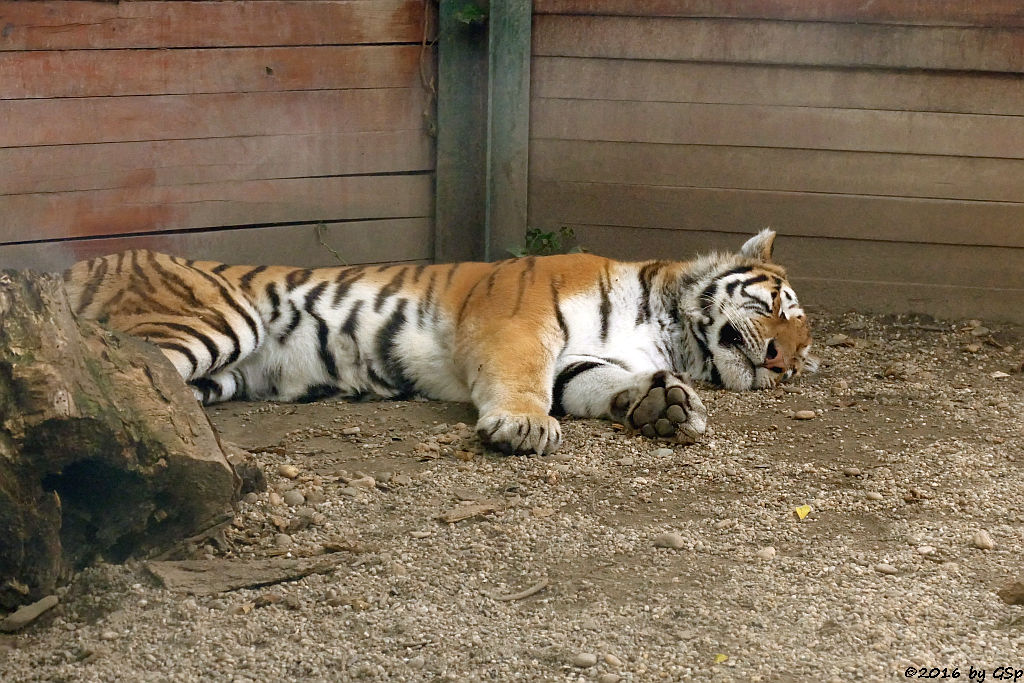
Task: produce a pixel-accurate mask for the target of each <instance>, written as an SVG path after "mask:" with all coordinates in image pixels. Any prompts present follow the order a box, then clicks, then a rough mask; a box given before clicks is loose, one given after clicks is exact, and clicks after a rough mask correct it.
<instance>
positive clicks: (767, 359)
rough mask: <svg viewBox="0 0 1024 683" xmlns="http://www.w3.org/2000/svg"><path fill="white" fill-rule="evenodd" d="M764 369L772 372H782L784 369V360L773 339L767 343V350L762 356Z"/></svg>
mask: <svg viewBox="0 0 1024 683" xmlns="http://www.w3.org/2000/svg"><path fill="white" fill-rule="evenodd" d="M764 367H766V368H768V369H769V370H772V371H773V372H782V371H783V370H785V369H786V359H785V358H784V357H783V355H782V354H781V353H779V347H778V346H776V345H775V340H774V339H771V340H769V341H768V350H767V351H765V354H764Z"/></svg>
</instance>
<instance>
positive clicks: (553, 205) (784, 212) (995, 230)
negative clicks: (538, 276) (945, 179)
mask: <svg viewBox="0 0 1024 683" xmlns="http://www.w3.org/2000/svg"><path fill="white" fill-rule="evenodd" d="M530 224H531V225H538V224H546V225H606V226H620V227H623V228H629V227H634V226H639V227H647V228H660V229H668V230H691V231H692V230H714V231H716V232H729V233H737V234H740V235H744V234H749V233H751V232H753V231H756V230H760V229H761V228H764V227H771V228H774V229H776V230H778V231H780V232H782V233H785V234H787V235H795V236H803V237H837V238H843V239H870V240H879V241H894V242H924V243H936V244H954V245H955V244H964V245H975V246H1001V247H1019V248H1024V203H1019V202H1016V203H1011V202H965V201H952V200H936V199H910V198H905V197H872V196H860V195H834V194H815V193H805V192H769V191H760V190H723V189H713V188H691V187H665V186H652V185H624V184H613V183H575V182H560V181H545V182H537V183H534V184H533V185H532V186H531V192H530Z"/></svg>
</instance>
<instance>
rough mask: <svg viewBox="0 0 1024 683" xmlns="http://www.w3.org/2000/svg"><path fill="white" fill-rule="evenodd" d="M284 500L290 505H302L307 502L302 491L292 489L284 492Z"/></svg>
mask: <svg viewBox="0 0 1024 683" xmlns="http://www.w3.org/2000/svg"><path fill="white" fill-rule="evenodd" d="M284 502H285V503H287V504H288V505H302V504H303V503H305V502H306V497H305V496H304V495H302V491H299V490H298V489H291V490H290V491H285V492H284Z"/></svg>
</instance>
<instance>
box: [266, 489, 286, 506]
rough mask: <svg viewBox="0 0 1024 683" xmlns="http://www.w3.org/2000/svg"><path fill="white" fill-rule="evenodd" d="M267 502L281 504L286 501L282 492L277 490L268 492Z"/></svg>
mask: <svg viewBox="0 0 1024 683" xmlns="http://www.w3.org/2000/svg"><path fill="white" fill-rule="evenodd" d="M267 502H268V503H270V504H271V505H280V504H282V503H283V502H284V498H282V497H281V494H280V493H278V492H277V491H271V492H270V493H269V494H267Z"/></svg>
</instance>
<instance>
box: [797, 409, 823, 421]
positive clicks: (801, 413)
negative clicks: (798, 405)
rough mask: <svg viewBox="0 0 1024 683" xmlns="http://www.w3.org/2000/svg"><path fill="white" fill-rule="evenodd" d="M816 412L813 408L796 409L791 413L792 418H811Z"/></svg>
mask: <svg viewBox="0 0 1024 683" xmlns="http://www.w3.org/2000/svg"><path fill="white" fill-rule="evenodd" d="M816 417H818V414H817V413H816V412H814V411H813V410H798V411H796V412H795V413H793V419H794V420H813V419H814V418H816Z"/></svg>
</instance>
